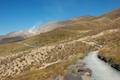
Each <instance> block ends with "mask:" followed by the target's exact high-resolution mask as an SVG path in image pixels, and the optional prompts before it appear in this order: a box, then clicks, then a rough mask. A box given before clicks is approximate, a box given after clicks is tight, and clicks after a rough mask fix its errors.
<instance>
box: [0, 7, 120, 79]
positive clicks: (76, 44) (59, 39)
mask: <svg viewBox="0 0 120 80" xmlns="http://www.w3.org/2000/svg"><path fill="white" fill-rule="evenodd" d="M119 14H120V10H119V9H118V10H115V11H113V12H111V13H108V14H105V15H102V16H97V17H94V16H84V17H80V18H74V19H71V20H67V21H61V22H56V23H50V24H47V25H44V26H43V27H42V28H37V29H33V30H32V31H33V32H32V33H31V32H30V31H28V30H27V31H23V32H13V33H9V34H8V35H7V37H1V41H2V42H4V41H5V43H6V44H2V45H0V79H2V80H47V79H48V80H49V79H50V78H51V77H54V76H56V75H57V76H58V75H61V76H63V77H64V76H65V74H66V69H67V68H68V67H69V66H70V65H72V64H74V63H75V62H76V61H77V60H79V59H80V60H81V59H82V58H84V57H85V56H86V55H87V53H88V52H89V51H92V50H100V54H99V56H102V57H103V58H105V59H106V60H107V59H109V58H111V59H112V61H113V62H114V63H115V64H118V65H119V64H120V60H119V56H120V51H119V48H120V45H119V44H120V37H119V35H120V23H119V22H120V16H119ZM34 31H35V32H34ZM29 32H30V33H29ZM33 34H34V35H33ZM18 36H19V37H18ZM19 38H20V39H19ZM19 40H20V41H19ZM100 46H102V47H100ZM111 55H112V56H111ZM50 64H51V65H50ZM48 65H50V66H48ZM73 72H74V71H73ZM50 80H51V79H50ZM53 80H54V79H53Z"/></svg>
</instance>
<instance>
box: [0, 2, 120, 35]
mask: <svg viewBox="0 0 120 80" xmlns="http://www.w3.org/2000/svg"><path fill="white" fill-rule="evenodd" d="M119 7H120V0H0V34H6V33H8V32H11V31H19V30H25V29H28V28H31V27H33V26H36V25H39V24H45V23H48V22H51V21H59V20H67V19H71V18H74V17H79V16H85V15H92V16H98V15H101V14H104V13H106V12H109V11H112V10H114V9H117V8H119Z"/></svg>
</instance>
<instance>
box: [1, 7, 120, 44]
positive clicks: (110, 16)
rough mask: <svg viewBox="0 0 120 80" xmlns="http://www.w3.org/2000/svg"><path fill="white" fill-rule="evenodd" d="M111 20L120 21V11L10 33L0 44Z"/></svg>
mask: <svg viewBox="0 0 120 80" xmlns="http://www.w3.org/2000/svg"><path fill="white" fill-rule="evenodd" d="M113 20H116V21H118V22H119V21H120V9H117V10H114V11H112V12H110V13H107V14H104V15H102V16H81V17H78V18H73V19H71V20H66V21H60V22H54V23H48V24H45V25H42V26H40V27H38V28H35V29H28V30H25V31H24V30H23V31H18V32H10V33H8V34H6V35H4V36H1V37H0V42H1V43H2V42H3V40H4V39H5V38H6V39H5V41H4V43H5V42H6V43H8V42H11V41H19V40H22V39H25V38H29V37H32V36H35V35H39V34H41V33H45V32H49V31H52V30H54V29H56V28H61V27H70V26H74V25H76V26H77V25H81V26H85V27H86V26H87V24H88V23H90V21H92V22H94V21H95V22H101V23H102V24H103V23H104V24H108V23H111V22H113ZM86 23H87V24H86ZM94 24H95V23H94ZM92 25H93V24H91V23H90V26H92ZM95 25H96V24H95ZM17 38H19V39H17ZM9 39H10V40H9ZM12 39H13V40H12Z"/></svg>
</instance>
